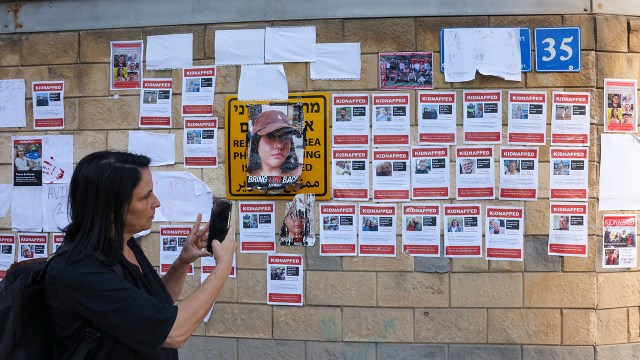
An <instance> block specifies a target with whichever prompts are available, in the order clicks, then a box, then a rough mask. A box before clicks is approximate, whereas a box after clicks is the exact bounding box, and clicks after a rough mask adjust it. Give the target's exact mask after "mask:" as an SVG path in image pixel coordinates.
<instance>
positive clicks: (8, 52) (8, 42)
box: [0, 34, 20, 66]
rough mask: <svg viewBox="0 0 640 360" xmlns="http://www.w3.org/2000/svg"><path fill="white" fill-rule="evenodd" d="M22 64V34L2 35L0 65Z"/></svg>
mask: <svg viewBox="0 0 640 360" xmlns="http://www.w3.org/2000/svg"><path fill="white" fill-rule="evenodd" d="M19 65H20V35H19V34H8V35H1V36H0V66H19Z"/></svg>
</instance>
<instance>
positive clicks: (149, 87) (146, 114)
mask: <svg viewBox="0 0 640 360" xmlns="http://www.w3.org/2000/svg"><path fill="white" fill-rule="evenodd" d="M172 89H173V80H172V79H171V78H166V79H144V80H142V89H141V90H140V115H139V117H138V126H140V127H141V128H170V127H171V99H172V97H173V96H172Z"/></svg>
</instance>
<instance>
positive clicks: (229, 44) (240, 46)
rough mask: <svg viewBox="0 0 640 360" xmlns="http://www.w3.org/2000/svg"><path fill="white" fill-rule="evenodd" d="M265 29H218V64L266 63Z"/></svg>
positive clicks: (216, 53)
mask: <svg viewBox="0 0 640 360" xmlns="http://www.w3.org/2000/svg"><path fill="white" fill-rule="evenodd" d="M264 33H265V30H264V29H248V30H216V39H215V57H216V58H215V60H216V65H255V64H264Z"/></svg>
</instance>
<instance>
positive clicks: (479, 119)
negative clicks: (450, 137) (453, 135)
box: [462, 90, 502, 144]
mask: <svg viewBox="0 0 640 360" xmlns="http://www.w3.org/2000/svg"><path fill="white" fill-rule="evenodd" d="M462 96H463V99H464V102H463V108H462V114H463V120H462V134H463V142H464V144H500V143H502V90H464V91H463V92H462Z"/></svg>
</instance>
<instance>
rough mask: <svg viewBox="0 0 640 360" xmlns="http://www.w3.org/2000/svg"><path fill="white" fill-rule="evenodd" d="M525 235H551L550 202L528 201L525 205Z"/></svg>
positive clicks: (540, 200) (541, 200)
mask: <svg viewBox="0 0 640 360" xmlns="http://www.w3.org/2000/svg"><path fill="white" fill-rule="evenodd" d="M524 213H525V214H526V217H527V221H525V224H524V233H525V235H549V200H546V199H540V198H538V201H528V202H526V203H525V205H524Z"/></svg>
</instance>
